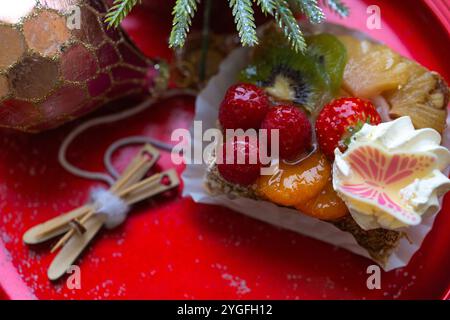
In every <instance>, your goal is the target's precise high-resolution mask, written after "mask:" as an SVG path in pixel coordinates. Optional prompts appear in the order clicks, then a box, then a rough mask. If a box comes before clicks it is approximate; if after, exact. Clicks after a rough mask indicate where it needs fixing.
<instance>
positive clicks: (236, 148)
mask: <svg viewBox="0 0 450 320" xmlns="http://www.w3.org/2000/svg"><path fill="white" fill-rule="evenodd" d="M222 150H223V151H222V154H218V156H220V157H222V159H221V161H220V162H219V163H218V164H217V169H218V170H219V173H220V175H221V176H222V177H223V178H224V179H225V180H227V181H228V182H231V183H235V184H240V185H242V186H248V185H251V184H252V183H254V182H255V181H256V179H257V178H258V177H259V175H260V169H261V162H260V160H259V150H258V141H257V140H256V141H252V140H251V139H237V138H235V139H234V140H232V141H227V142H226V143H224V144H223V149H222ZM227 151H228V152H227Z"/></svg>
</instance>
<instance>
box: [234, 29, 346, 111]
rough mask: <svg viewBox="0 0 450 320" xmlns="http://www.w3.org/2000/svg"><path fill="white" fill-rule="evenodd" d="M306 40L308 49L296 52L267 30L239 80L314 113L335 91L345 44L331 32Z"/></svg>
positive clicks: (274, 33)
mask: <svg viewBox="0 0 450 320" xmlns="http://www.w3.org/2000/svg"><path fill="white" fill-rule="evenodd" d="M307 42H308V49H307V51H306V52H305V53H297V52H295V51H294V50H292V49H291V47H290V46H289V44H288V43H287V42H286V40H285V39H284V37H283V36H282V35H281V34H280V33H279V32H276V31H275V32H269V33H266V36H265V37H263V39H262V42H261V45H260V46H259V47H258V48H256V49H255V50H254V51H253V56H252V63H251V64H250V65H248V66H247V67H246V68H244V70H242V72H241V74H240V76H239V80H240V81H243V82H250V83H255V84H257V85H259V86H261V87H264V88H265V89H266V91H267V92H268V93H269V94H270V95H271V96H273V97H274V98H275V99H277V100H281V101H289V102H293V103H295V104H298V105H300V106H302V107H304V108H305V109H306V110H308V111H309V112H311V113H314V111H316V110H319V109H320V107H321V106H322V105H323V104H325V103H327V102H328V101H329V100H331V99H332V98H333V97H334V96H335V95H336V94H337V93H338V90H339V88H340V85H341V81H342V75H343V70H344V67H345V63H346V60H347V58H346V51H345V47H344V46H343V45H342V44H341V43H340V42H339V40H338V39H337V38H335V37H334V36H332V35H328V34H321V35H318V36H311V37H309V38H308V39H307ZM335 47H336V48H335Z"/></svg>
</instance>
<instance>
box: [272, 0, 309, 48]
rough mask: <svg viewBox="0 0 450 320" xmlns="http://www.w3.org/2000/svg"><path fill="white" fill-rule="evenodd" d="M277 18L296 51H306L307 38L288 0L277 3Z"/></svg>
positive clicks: (279, 0) (280, 0)
mask: <svg viewBox="0 0 450 320" xmlns="http://www.w3.org/2000/svg"><path fill="white" fill-rule="evenodd" d="M275 20H276V21H277V23H278V25H279V27H280V28H281V30H283V32H284V35H285V36H286V38H287V39H288V40H289V43H290V44H291V46H292V48H293V49H294V50H295V51H297V52H298V51H304V50H305V48H306V43H305V38H304V37H303V33H302V31H301V30H300V27H299V25H298V22H297V20H296V19H295V17H294V14H293V13H292V11H291V9H290V8H289V5H288V3H287V2H286V0H277V1H276V3H275Z"/></svg>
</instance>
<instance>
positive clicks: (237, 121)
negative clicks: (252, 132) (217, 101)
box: [219, 83, 269, 130]
mask: <svg viewBox="0 0 450 320" xmlns="http://www.w3.org/2000/svg"><path fill="white" fill-rule="evenodd" d="M267 111H269V98H268V97H267V95H266V93H265V92H264V90H263V89H261V88H259V87H257V86H255V85H253V84H249V83H240V84H235V85H233V86H231V87H230V88H228V90H227V92H226V94H225V98H224V99H223V101H222V103H221V105H220V109H219V122H220V125H221V126H222V128H223V129H244V130H247V129H250V128H253V129H258V128H259V126H260V124H261V121H262V120H263V119H264V116H265V115H266V113H267Z"/></svg>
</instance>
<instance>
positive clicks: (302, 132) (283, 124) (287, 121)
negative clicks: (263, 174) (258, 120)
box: [261, 105, 312, 159]
mask: <svg viewBox="0 0 450 320" xmlns="http://www.w3.org/2000/svg"><path fill="white" fill-rule="evenodd" d="M261 129H267V138H268V139H267V140H268V143H269V145H268V147H270V130H272V129H279V138H280V141H279V151H280V158H282V159H293V158H295V157H297V156H298V155H300V154H301V153H302V152H304V151H306V149H307V148H308V147H309V146H310V145H311V131H312V130H311V124H310V123H309V120H308V117H307V116H306V114H305V113H304V112H302V111H300V109H298V108H296V107H294V106H291V105H279V106H276V107H273V108H271V109H270V111H269V112H268V113H267V115H266V117H265V118H264V120H263V122H262V124H261Z"/></svg>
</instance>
